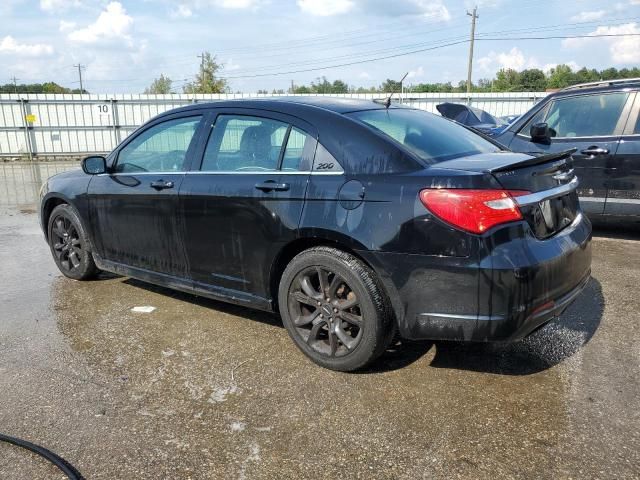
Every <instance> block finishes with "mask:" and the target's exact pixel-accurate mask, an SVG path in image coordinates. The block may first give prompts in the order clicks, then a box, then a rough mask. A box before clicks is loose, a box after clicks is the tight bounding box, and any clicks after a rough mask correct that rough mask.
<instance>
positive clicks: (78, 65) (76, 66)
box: [74, 63, 84, 95]
mask: <svg viewBox="0 0 640 480" xmlns="http://www.w3.org/2000/svg"><path fill="white" fill-rule="evenodd" d="M74 68H77V69H78V78H79V79H80V95H82V92H84V86H83V85H82V69H83V68H84V65H82V64H81V63H78V64H77V65H74Z"/></svg>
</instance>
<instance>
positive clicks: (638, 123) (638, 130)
mask: <svg viewBox="0 0 640 480" xmlns="http://www.w3.org/2000/svg"><path fill="white" fill-rule="evenodd" d="M633 133H640V115H638V120H636V128H635V129H634V130H633Z"/></svg>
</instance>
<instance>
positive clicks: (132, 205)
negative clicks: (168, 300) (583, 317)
mask: <svg viewBox="0 0 640 480" xmlns="http://www.w3.org/2000/svg"><path fill="white" fill-rule="evenodd" d="M570 153H571V152H560V153H555V154H551V155H546V156H539V157H532V156H529V155H525V154H518V153H511V152H509V151H506V150H505V149H504V148H503V147H500V146H499V145H498V144H494V143H491V142H490V141H488V140H486V139H484V138H483V137H481V136H479V135H477V134H476V133H474V132H473V131H471V130H468V129H466V128H465V127H463V126H460V125H457V124H456V123H454V122H452V121H450V120H446V119H444V118H442V117H439V116H436V115H432V114H429V113H426V112H423V111H420V110H413V109H409V108H402V107H397V106H390V107H389V108H385V107H384V106H383V105H380V104H377V103H374V102H367V101H354V100H347V99H329V98H324V99H320V98H299V97H293V98H289V99H279V100H275V99H274V100H269V99H263V100H242V101H225V102H217V103H209V104H197V105H190V106H188V107H184V108H179V109H177V110H172V111H170V112H167V113H164V114H162V115H160V116H158V117H156V118H154V119H152V120H150V121H149V122H147V123H146V124H145V125H143V126H142V127H140V128H139V129H138V130H136V131H135V132H134V133H133V134H131V135H130V136H129V137H128V138H127V139H126V140H125V141H124V142H123V143H122V144H121V145H119V146H118V147H117V148H116V149H115V150H114V151H113V152H112V153H111V154H110V155H109V156H108V157H107V158H104V157H88V158H86V159H85V160H84V161H83V170H84V171H83V172H81V171H75V172H67V173H63V174H60V175H57V176H55V177H52V178H50V179H49V180H48V182H47V183H46V184H45V185H44V187H43V189H42V202H41V208H40V215H41V220H42V227H43V230H44V232H45V236H46V238H47V241H48V242H49V245H50V248H51V252H52V254H53V258H54V260H55V262H56V263H57V265H58V267H59V268H60V270H61V271H62V273H63V274H64V275H66V276H67V277H70V278H73V279H78V280H82V279H87V278H90V277H93V276H95V275H96V273H97V272H98V271H99V270H106V271H110V272H115V273H117V274H122V275H127V276H131V277H135V278H138V279H141V280H144V281H148V282H151V283H155V284H159V285H163V286H168V287H170V288H174V289H178V290H183V291H186V292H190V293H193V294H196V295H202V296H206V297H211V298H215V299H219V300H223V301H227V302H233V303H236V304H240V305H246V306H249V307H253V308H258V309H263V310H268V311H277V312H279V313H280V315H281V316H282V320H283V322H284V325H285V327H286V328H287V330H288V332H289V334H290V335H291V337H292V339H293V340H294V342H295V343H296V344H297V346H298V347H299V348H300V349H301V350H302V351H303V352H304V353H305V354H306V355H308V356H309V357H310V358H311V359H312V360H313V361H315V362H316V363H318V364H320V365H322V366H324V367H327V368H331V369H335V370H343V371H350V370H355V369H359V368H362V367H364V366H365V365H367V364H369V363H370V362H372V361H373V360H374V359H375V358H376V357H377V356H379V355H380V354H381V353H382V352H383V351H384V350H385V349H386V348H387V347H388V345H389V342H390V341H391V339H392V338H393V336H394V335H395V334H396V332H398V333H399V335H400V336H401V337H403V338H408V339H435V340H439V339H445V340H464V341H514V340H518V339H521V338H523V337H525V336H526V335H528V334H529V333H531V332H532V331H533V330H535V329H537V328H538V327H540V326H541V325H543V324H544V323H545V322H547V321H548V320H550V319H551V318H553V317H555V316H557V315H559V314H560V313H561V312H562V311H563V310H564V309H565V308H566V307H567V306H568V305H569V303H570V302H572V301H573V300H574V299H575V297H576V296H577V294H578V293H579V292H580V291H581V289H582V288H583V287H584V285H585V283H586V282H587V280H588V278H589V273H590V265H591V249H590V240H591V225H590V223H589V221H588V220H587V219H586V217H584V216H583V215H582V213H581V210H580V207H579V203H578V199H577V195H576V191H575V190H576V186H577V179H576V178H575V177H574V175H573V173H572V171H571V169H570V165H569V163H568V157H569V155H570Z"/></svg>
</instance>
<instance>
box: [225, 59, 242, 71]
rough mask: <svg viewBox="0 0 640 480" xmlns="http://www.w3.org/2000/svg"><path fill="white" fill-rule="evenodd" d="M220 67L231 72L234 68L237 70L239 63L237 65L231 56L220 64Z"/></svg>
mask: <svg viewBox="0 0 640 480" xmlns="http://www.w3.org/2000/svg"><path fill="white" fill-rule="evenodd" d="M222 69H223V70H224V71H225V72H233V71H234V70H239V69H240V65H238V64H237V63H233V58H230V59H229V60H227V61H226V62H224V63H223V64H222Z"/></svg>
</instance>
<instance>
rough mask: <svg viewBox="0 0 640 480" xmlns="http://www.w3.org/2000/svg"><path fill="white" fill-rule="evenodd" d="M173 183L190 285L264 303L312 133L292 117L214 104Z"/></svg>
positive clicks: (287, 234)
mask: <svg viewBox="0 0 640 480" xmlns="http://www.w3.org/2000/svg"><path fill="white" fill-rule="evenodd" d="M209 129H210V133H209V134H208V136H207V139H206V142H204V144H203V145H202V148H201V151H202V162H201V164H198V165H197V166H196V167H195V168H194V170H193V171H191V172H189V173H188V174H187V175H186V177H185V180H184V182H183V184H182V187H181V189H180V203H181V210H182V212H183V215H184V228H185V252H186V256H187V261H188V264H189V269H190V274H191V278H192V279H193V281H194V285H195V287H196V289H201V290H205V291H207V292H208V293H213V294H220V295H223V296H227V297H229V296H231V297H234V298H236V299H238V300H240V301H250V302H253V303H256V302H258V303H260V302H264V303H265V306H267V299H268V297H269V296H270V292H269V285H268V281H269V273H270V268H271V265H272V264H273V261H274V259H275V256H276V254H277V252H279V251H280V249H281V248H282V246H283V245H284V244H286V243H288V242H290V241H291V240H293V239H295V238H296V236H297V229H298V224H299V221H300V215H301V212H302V207H303V204H304V199H305V194H306V190H307V183H308V180H309V174H310V170H311V165H312V163H313V156H314V153H315V148H316V136H317V135H316V134H315V131H314V130H313V128H312V127H311V126H310V125H308V124H306V123H305V122H302V121H300V120H298V119H295V118H289V117H287V116H283V115H280V114H277V113H273V112H264V111H254V110H240V109H236V110H227V109H225V110H223V109H220V110H217V111H215V112H214V114H213V115H212V118H211V124H210V127H209Z"/></svg>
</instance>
